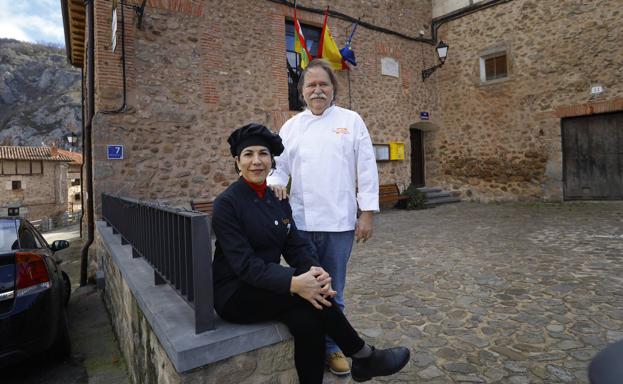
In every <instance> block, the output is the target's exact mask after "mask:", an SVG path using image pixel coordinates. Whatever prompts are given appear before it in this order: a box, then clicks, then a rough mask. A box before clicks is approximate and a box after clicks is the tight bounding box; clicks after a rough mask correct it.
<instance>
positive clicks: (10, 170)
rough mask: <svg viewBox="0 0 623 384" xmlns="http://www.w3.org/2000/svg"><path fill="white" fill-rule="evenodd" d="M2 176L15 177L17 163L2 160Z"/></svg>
mask: <svg viewBox="0 0 623 384" xmlns="http://www.w3.org/2000/svg"><path fill="white" fill-rule="evenodd" d="M2 174H3V175H16V174H17V162H16V161H15V160H2Z"/></svg>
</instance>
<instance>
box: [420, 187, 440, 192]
mask: <svg viewBox="0 0 623 384" xmlns="http://www.w3.org/2000/svg"><path fill="white" fill-rule="evenodd" d="M418 191H420V192H423V193H429V192H441V188H437V187H421V188H418Z"/></svg>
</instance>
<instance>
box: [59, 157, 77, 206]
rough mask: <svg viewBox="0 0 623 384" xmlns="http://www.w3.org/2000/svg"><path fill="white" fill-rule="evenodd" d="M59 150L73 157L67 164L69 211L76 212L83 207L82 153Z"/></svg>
mask: <svg viewBox="0 0 623 384" xmlns="http://www.w3.org/2000/svg"><path fill="white" fill-rule="evenodd" d="M58 152H59V153H60V154H62V155H63V156H66V157H69V158H70V159H71V162H70V163H68V164H67V211H68V212H70V213H74V212H77V211H80V210H81V209H82V154H80V153H78V152H72V151H65V150H63V149H59V150H58Z"/></svg>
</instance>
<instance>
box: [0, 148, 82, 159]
mask: <svg viewBox="0 0 623 384" xmlns="http://www.w3.org/2000/svg"><path fill="white" fill-rule="evenodd" d="M52 152H53V151H52V148H50V147H3V146H0V160H45V161H72V160H73V159H72V158H71V157H69V156H66V155H63V154H61V153H60V151H58V150H56V152H57V153H56V155H54V156H53V155H52Z"/></svg>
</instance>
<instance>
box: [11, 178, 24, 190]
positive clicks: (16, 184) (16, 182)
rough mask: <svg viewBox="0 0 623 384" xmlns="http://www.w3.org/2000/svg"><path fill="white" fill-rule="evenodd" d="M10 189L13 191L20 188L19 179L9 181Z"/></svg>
mask: <svg viewBox="0 0 623 384" xmlns="http://www.w3.org/2000/svg"><path fill="white" fill-rule="evenodd" d="M11 189H12V190H14V191H17V190H20V189H22V182H21V181H20V180H13V181H11Z"/></svg>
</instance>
